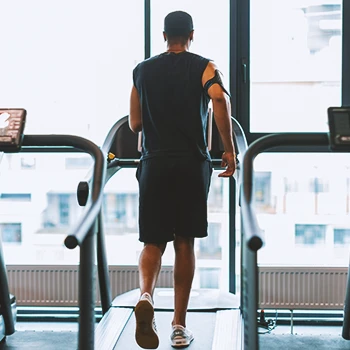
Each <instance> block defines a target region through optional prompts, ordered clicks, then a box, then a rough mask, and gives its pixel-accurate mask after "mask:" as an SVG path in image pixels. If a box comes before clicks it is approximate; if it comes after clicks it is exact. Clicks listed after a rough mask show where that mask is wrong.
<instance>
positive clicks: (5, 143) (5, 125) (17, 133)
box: [0, 109, 26, 152]
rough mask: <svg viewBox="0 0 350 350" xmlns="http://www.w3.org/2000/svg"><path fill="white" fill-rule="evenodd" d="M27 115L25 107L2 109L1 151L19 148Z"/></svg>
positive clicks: (11, 150)
mask: <svg viewBox="0 0 350 350" xmlns="http://www.w3.org/2000/svg"><path fill="white" fill-rule="evenodd" d="M25 116H26V111H25V110H23V109H0V152H14V151H17V150H19V148H20V146H21V142H22V136H23V129H24V123H25Z"/></svg>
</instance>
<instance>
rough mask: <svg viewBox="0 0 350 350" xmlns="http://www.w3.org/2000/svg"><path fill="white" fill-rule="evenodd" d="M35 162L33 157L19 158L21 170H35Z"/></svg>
mask: <svg viewBox="0 0 350 350" xmlns="http://www.w3.org/2000/svg"><path fill="white" fill-rule="evenodd" d="M35 163H36V160H35V158H34V157H22V158H21V169H28V170H29V169H30V170H34V169H35Z"/></svg>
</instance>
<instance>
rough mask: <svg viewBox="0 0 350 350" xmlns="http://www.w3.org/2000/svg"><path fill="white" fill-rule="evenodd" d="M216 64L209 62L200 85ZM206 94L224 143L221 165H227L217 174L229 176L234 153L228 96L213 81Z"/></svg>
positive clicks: (233, 162) (212, 74)
mask: <svg viewBox="0 0 350 350" xmlns="http://www.w3.org/2000/svg"><path fill="white" fill-rule="evenodd" d="M216 70H218V68H217V66H216V65H215V64H214V63H213V62H209V63H208V65H207V68H206V69H205V71H204V73H203V76H202V85H203V87H204V85H205V84H206V83H207V82H208V81H209V80H210V79H212V78H213V77H215V74H216ZM207 92H208V95H209V97H210V98H211V100H212V103H213V112H214V119H215V123H216V126H217V128H218V131H219V134H220V137H221V140H222V143H223V145H224V151H225V152H224V154H223V155H222V164H221V166H222V167H225V166H227V169H226V171H224V172H223V173H221V174H219V176H220V177H229V176H231V175H233V173H234V172H235V170H236V154H235V148H234V144H233V139H232V123H231V104H230V100H229V96H227V95H226V93H225V92H224V89H223V87H222V86H220V84H218V83H214V84H213V85H211V86H210V87H209V89H208V91H207Z"/></svg>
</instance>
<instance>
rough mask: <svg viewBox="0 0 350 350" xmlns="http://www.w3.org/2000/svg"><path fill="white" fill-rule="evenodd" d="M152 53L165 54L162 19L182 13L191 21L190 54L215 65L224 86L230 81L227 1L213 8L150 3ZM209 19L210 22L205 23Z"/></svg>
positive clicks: (208, 3) (183, 0)
mask: <svg viewBox="0 0 350 350" xmlns="http://www.w3.org/2000/svg"><path fill="white" fill-rule="evenodd" d="M151 8H152V11H151V16H152V17H151V24H152V27H151V38H152V40H151V45H152V47H151V52H152V55H155V54H159V53H161V52H164V51H166V45H165V44H164V39H163V34H162V33H163V29H164V26H163V25H164V18H165V16H166V15H167V14H168V13H169V12H172V11H177V10H179V9H181V10H182V11H186V12H188V13H189V14H190V15H191V16H192V18H193V25H194V40H193V43H192V45H191V47H190V51H191V52H193V53H197V54H199V55H202V56H204V57H208V58H210V59H212V60H214V61H215V62H216V64H217V65H218V67H219V68H220V70H221V71H222V73H223V75H224V85H225V86H227V87H228V81H229V1H226V0H219V1H216V2H215V6H213V3H212V2H211V1H209V0H202V1H201V2H200V6H198V3H197V2H196V1H187V0H177V1H176V2H172V1H164V0H151ZM209 18H210V20H208V19H209Z"/></svg>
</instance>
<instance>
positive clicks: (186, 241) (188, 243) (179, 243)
mask: <svg viewBox="0 0 350 350" xmlns="http://www.w3.org/2000/svg"><path fill="white" fill-rule="evenodd" d="M193 247H194V237H181V236H175V239H174V248H175V250H182V249H187V250H188V249H193Z"/></svg>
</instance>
